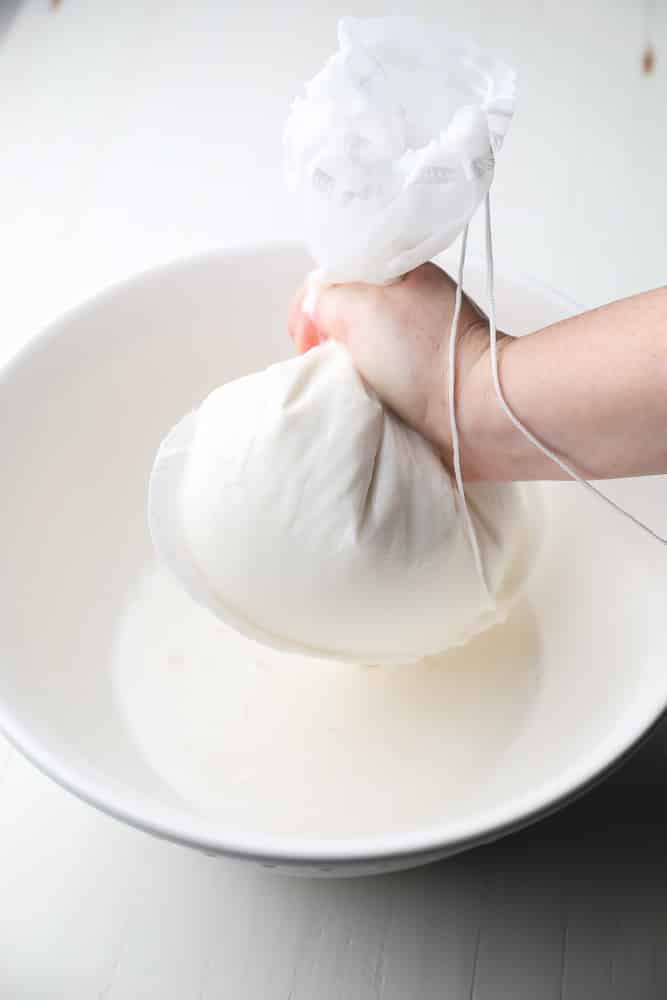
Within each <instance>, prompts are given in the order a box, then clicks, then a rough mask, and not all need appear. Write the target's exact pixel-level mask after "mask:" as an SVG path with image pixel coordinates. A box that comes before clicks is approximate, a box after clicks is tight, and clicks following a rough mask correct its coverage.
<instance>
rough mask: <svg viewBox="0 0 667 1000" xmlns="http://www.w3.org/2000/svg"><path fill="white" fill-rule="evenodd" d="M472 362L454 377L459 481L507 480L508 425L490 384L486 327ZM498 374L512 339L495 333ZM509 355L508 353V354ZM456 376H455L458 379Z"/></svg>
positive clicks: (509, 476)
mask: <svg viewBox="0 0 667 1000" xmlns="http://www.w3.org/2000/svg"><path fill="white" fill-rule="evenodd" d="M483 331H484V334H483V342H482V343H481V344H479V345H478V349H477V350H476V352H475V356H474V360H473V361H472V363H470V364H469V365H468V367H467V369H466V370H464V371H463V372H461V374H460V376H459V377H458V379H457V381H458V383H459V384H458V387H457V393H456V396H457V399H456V422H457V427H458V432H459V447H460V453H461V468H462V472H463V478H464V479H466V480H468V481H470V482H474V481H484V480H497V481H503V480H510V479H512V478H515V477H514V476H513V475H512V473H511V469H512V467H513V460H512V455H511V444H512V434H511V431H512V425H511V424H510V423H509V421H508V420H507V417H506V415H505V413H504V412H503V410H502V409H501V407H500V404H499V401H498V397H497V395H496V392H495V387H494V381H493V368H492V364H491V347H490V343H489V331H488V325H487V324H486V323H484V324H483ZM496 344H497V357H498V370H499V372H500V370H501V367H502V366H503V365H506V364H507V361H508V359H509V357H510V355H511V350H512V345H516V338H514V337H511V336H509V335H508V334H505V333H501V332H500V331H498V334H497V340H496ZM508 352H509V353H508ZM458 374H459V373H458V372H457V376H458Z"/></svg>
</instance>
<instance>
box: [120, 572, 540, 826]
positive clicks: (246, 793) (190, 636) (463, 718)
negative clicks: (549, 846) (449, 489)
mask: <svg viewBox="0 0 667 1000" xmlns="http://www.w3.org/2000/svg"><path fill="white" fill-rule="evenodd" d="M537 662H538V642H537V635H536V628H535V624H534V621H533V618H532V615H531V612H530V608H529V607H528V606H527V605H526V604H523V605H519V606H518V607H517V608H516V609H515V611H514V613H513V615H512V616H511V618H510V620H509V621H508V622H507V623H506V624H505V625H503V626H498V627H496V628H494V629H491V630H490V631H489V632H487V633H485V634H483V635H481V636H479V637H478V638H477V639H475V640H473V641H472V642H471V643H469V644H468V645H467V646H466V647H464V648H463V649H458V650H454V651H453V652H450V653H448V654H445V655H441V656H438V657H434V658H431V659H428V660H423V661H421V662H419V663H415V664H410V665H400V666H395V665H393V666H365V665H354V666H353V665H349V664H340V663H332V662H327V661H321V660H313V659H309V658H302V657H298V656H293V655H287V654H278V653H274V652H271V651H268V650H266V649H265V648H264V647H262V646H259V645H257V644H255V643H252V642H250V641H248V640H246V639H243V638H241V637H240V636H238V635H237V634H236V633H235V632H233V631H231V630H230V629H228V628H227V627H226V626H224V625H223V624H222V623H221V622H219V621H218V620H217V619H216V618H214V616H213V615H211V614H210V613H209V612H207V611H205V610H204V609H202V608H201V607H199V606H198V605H196V604H195V603H194V602H193V601H192V600H191V599H190V598H189V597H188V596H187V595H186V594H185V593H184V592H183V591H182V590H181V588H180V586H179V585H178V583H177V582H175V581H174V580H173V579H172V578H171V576H170V575H169V574H168V573H167V572H166V571H163V570H159V569H149V570H147V571H146V573H145V575H144V576H143V577H142V579H141V580H140V581H139V583H138V584H137V586H136V588H135V591H134V593H132V594H131V595H130V597H129V600H128V603H127V606H126V609H125V611H124V614H123V617H122V620H121V621H120V622H119V625H118V630H117V635H116V640H115V645H114V650H113V678H114V688H115V695H116V698H117V701H118V704H119V707H120V710H121V713H122V716H123V718H124V720H125V723H126V725H127V727H128V730H129V732H130V734H131V737H132V740H133V741H134V743H135V745H136V747H137V748H138V749H139V751H140V752H141V754H142V756H143V757H144V759H145V761H146V762H147V763H148V764H149V766H150V767H151V768H152V769H153V770H154V771H155V773H156V774H157V775H158V776H159V777H160V778H161V779H162V781H163V782H165V783H166V784H167V785H168V786H169V787H170V788H171V790H172V791H173V792H174V793H175V794H176V795H177V796H178V797H179V798H180V799H182V800H183V801H184V802H186V803H187V804H188V807H189V808H191V809H192V810H194V811H196V812H199V813H203V814H206V815H207V816H208V817H209V818H216V817H217V818H219V820H220V823H221V826H222V825H223V824H224V827H225V829H234V830H239V831H245V832H248V833H249V832H254V833H260V832H261V833H267V834H271V833H273V834H292V835H295V836H303V837H309V836H312V837H343V838H344V837H350V836H372V835H375V834H381V833H390V832H400V831H409V830H412V829H417V828H423V827H424V826H426V825H428V824H429V823H438V822H444V821H445V820H446V819H447V817H448V815H449V814H450V813H451V812H453V811H454V810H455V811H456V812H457V813H459V812H460V810H461V806H462V804H463V803H464V802H471V800H474V799H475V798H476V797H477V796H479V795H481V793H482V792H483V790H484V789H485V786H486V784H487V783H488V782H492V781H493V780H494V774H495V773H496V770H497V768H498V766H499V764H500V763H501V761H502V758H503V755H504V754H505V753H506V752H507V750H508V749H509V747H510V746H511V745H512V743H513V741H514V740H515V739H516V738H517V737H518V735H519V734H520V733H521V731H522V727H523V725H524V723H525V721H526V719H527V718H528V717H529V715H530V710H531V707H532V705H533V703H534V701H535V699H536V696H537V691H538V685H539V673H538V669H537Z"/></svg>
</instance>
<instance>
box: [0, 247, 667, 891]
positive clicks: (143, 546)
mask: <svg viewBox="0 0 667 1000" xmlns="http://www.w3.org/2000/svg"><path fill="white" fill-rule="evenodd" d="M307 268H308V260H307V257H306V256H305V254H304V252H303V251H302V250H301V249H300V248H299V247H298V246H295V245H292V244H275V245H266V246H261V247H255V248H249V249H246V250H230V251H220V252H216V253H211V254H209V255H207V256H203V257H198V258H195V259H192V260H186V261H183V262H178V263H175V264H173V265H171V266H168V267H165V268H160V269H158V270H155V271H152V272H150V273H148V274H144V275H140V276H139V277H137V278H135V279H133V280H131V281H128V282H125V283H123V284H120V285H118V286H115V287H114V288H112V289H110V290H108V291H106V292H104V293H102V294H101V295H99V296H97V297H96V298H95V299H93V300H92V301H90V302H89V303H87V304H85V305H83V306H81V307H80V308H78V309H75V310H74V311H72V312H70V313H69V314H68V315H66V316H65V317H64V318H62V319H61V320H59V321H58V322H57V323H55V324H54V325H53V326H51V327H50V328H49V329H48V330H46V331H45V332H44V333H42V334H41V335H40V336H39V337H37V338H35V339H34V340H33V341H32V342H31V343H30V344H29V345H28V346H27V347H26V348H25V349H24V350H23V351H22V352H21V353H20V354H19V355H18V356H17V357H16V358H15V359H14V360H13V361H12V362H11V363H10V364H9V365H8V366H7V367H6V368H5V369H4V371H3V372H2V374H1V375H0V393H1V395H0V398H1V400H2V419H1V420H0V450H1V453H2V456H3V460H2V475H3V480H4V482H3V490H2V492H3V517H2V521H1V523H0V547H1V550H2V553H3V570H2V577H1V580H0V588H1V590H0V725H1V726H2V729H3V730H4V732H5V733H6V735H7V736H8V737H9V738H10V740H11V741H12V742H13V743H14V744H15V745H16V746H17V747H18V748H19V749H20V750H21V751H22V752H23V753H24V754H25V755H26V756H27V757H28V758H29V759H30V760H32V761H33V762H34V763H35V764H36V765H37V766H38V767H39V768H40V769H41V770H42V771H44V772H45V773H46V774H48V775H50V776H51V777H53V778H54V779H55V780H56V781H58V782H59V783H60V784H61V785H63V786H64V787H65V788H68V789H70V790H71V791H72V792H74V793H75V794H77V795H79V796H80V797H81V798H83V799H85V800H87V801H88V802H90V803H91V804H93V805H95V806H97V807H99V808H101V809H103V810H105V811H106V812H108V813H110V814H111V815H113V816H115V817H117V818H118V819H121V820H124V821H125V822H128V823H131V824H133V825H135V826H137V827H140V828H141V829H144V830H146V831H148V832H150V833H153V834H155V835H157V836H161V837H166V838H168V839H171V840H174V841H177V842H180V843H183V844H186V845H189V846H191V847H194V848H197V849H200V850H203V851H206V852H210V853H214V854H224V855H231V856H237V857H242V858H248V859H253V860H255V861H258V862H260V863H262V864H266V865H269V866H271V867H280V868H282V869H285V870H289V871H298V872H307V873H312V872H317V873H319V872H327V873H333V874H343V875H349V874H361V873H368V872H376V871H387V870H392V869H399V868H404V867H410V866H412V865H417V864H422V863H425V862H427V861H430V860H434V859H436V858H439V857H443V856H446V855H448V854H452V853H454V852H456V851H460V850H462V849H464V848H467V847H470V846H473V845H475V844H479V843H481V842H484V841H487V840H490V839H492V838H494V837H498V836H500V835H502V834H504V833H506V832H508V831H510V830H513V829H516V828H518V827H519V826H521V825H524V824H526V823H528V822H530V821H533V820H535V819H536V818H538V817H540V816H542V815H544V814H546V813H548V812H550V811H552V810H553V809H555V808H556V807H558V806H559V805H562V804H563V803H564V802H565V801H567V800H569V799H570V798H571V797H573V796H574V795H575V794H576V793H578V792H580V791H581V790H583V789H584V788H586V787H587V786H589V785H590V784H591V783H592V782H593V781H594V780H595V779H596V778H598V777H600V775H602V774H603V773H604V772H605V771H607V770H608V769H609V768H610V767H611V766H612V765H614V764H615V763H617V762H618V761H619V760H620V759H621V758H623V757H624V756H625V755H626V754H627V753H628V752H629V751H630V750H632V749H633V748H634V747H635V746H636V745H637V744H638V742H639V741H640V740H641V738H642V737H643V736H644V735H645V734H646V733H647V732H648V730H649V729H650V728H651V727H652V726H653V724H654V723H655V722H656V720H657V719H658V718H659V716H660V714H661V713H662V712H663V710H664V708H665V705H666V703H667V671H665V670H664V659H665V649H666V631H665V630H666V624H665V620H666V616H665V614H664V598H665V580H666V579H667V576H666V575H665V569H666V565H665V555H664V553H663V551H662V550H661V549H660V548H659V547H657V546H653V545H652V544H651V543H650V542H649V541H648V540H647V539H645V538H644V537H643V536H642V535H640V534H639V533H638V532H636V530H635V529H633V528H632V527H631V526H629V525H627V524H626V523H624V522H623V521H621V520H620V519H618V518H616V517H615V516H614V515H613V513H611V512H609V511H607V510H603V509H600V508H599V507H598V506H597V505H595V504H594V503H593V502H592V501H591V499H590V497H588V496H587V495H584V494H583V492H582V491H580V490H579V489H578V488H577V487H576V486H574V485H573V484H554V485H553V486H549V487H547V488H546V490H545V493H546V501H547V504H548V506H549V509H550V510H551V512H552V516H551V524H552V529H551V530H550V532H549V537H548V538H547V540H546V543H545V554H544V556H543V558H542V559H541V562H540V568H539V570H538V571H537V572H536V573H535V574H534V576H533V578H532V582H531V584H530V592H529V594H528V599H529V602H530V606H531V608H532V614H533V617H534V621H535V628H536V634H537V637H538V639H539V650H538V652H537V653H536V657H537V659H538V660H539V663H538V667H539V678H540V682H539V687H538V690H537V693H536V696H535V698H534V700H533V702H532V704H531V708H530V712H529V715H528V717H527V718H526V719H525V720H524V721H523V723H522V726H521V729H520V732H518V733H517V735H516V738H515V739H514V740H513V741H512V744H511V746H510V747H508V748H507V750H506V751H505V752H504V753H503V755H502V759H501V760H499V761H498V762H497V766H496V767H495V768H494V773H493V775H492V776H491V777H490V778H489V780H488V781H487V782H486V783H485V784H484V787H483V788H482V791H481V792H480V794H479V795H477V796H476V797H473V799H472V800H468V799H466V800H465V801H462V802H461V804H460V807H459V805H458V804H457V803H456V802H453V803H452V802H449V803H447V809H446V810H445V809H444V808H443V815H442V818H441V819H440V820H438V822H434V823H432V824H430V825H429V826H428V828H421V829H420V828H417V829H414V828H411V827H410V824H409V821H408V822H407V823H406V822H404V824H403V826H402V828H401V830H399V831H396V830H393V831H392V830H387V831H386V832H382V833H381V834H378V835H374V836H371V837H363V838H362V837H357V836H351V837H340V836H339V837H318V838H312V837H311V838H307V837H303V836H297V835H287V834H281V835H276V834H269V833H267V832H266V831H262V830H247V831H239V830H238V829H231V828H226V827H225V825H224V823H222V822H221V821H220V820H219V819H218V820H215V819H212V818H211V817H210V816H207V815H206V814H205V813H203V812H200V811H198V810H197V809H195V808H194V807H192V806H188V805H187V803H186V802H185V801H183V800H180V799H179V798H178V797H177V796H175V795H174V794H172V793H171V792H170V790H169V789H168V788H167V787H166V786H165V785H164V784H163V782H162V781H161V780H160V779H159V777H158V776H157V775H156V774H155V773H154V772H153V770H152V769H151V767H150V766H149V765H148V764H147V763H146V762H145V759H144V758H143V757H142V755H141V754H140V753H139V752H138V750H137V749H136V746H135V743H134V741H133V739H132V738H131V736H130V733H129V730H128V727H127V725H126V722H125V719H124V717H123V714H122V712H121V711H120V709H119V706H118V702H117V699H116V697H115V694H114V681H113V678H112V671H111V667H110V663H111V648H112V644H113V641H114V634H115V630H116V629H117V624H118V620H119V617H120V615H121V613H122V609H123V607H124V605H125V600H126V596H127V593H128V591H129V590H130V588H131V587H132V585H133V584H134V582H135V581H136V579H137V578H138V576H139V575H140V573H141V572H142V569H143V568H144V567H145V566H146V565H147V564H148V563H150V561H151V559H152V552H151V547H150V541H149V537H148V532H147V527H146V514H145V508H146V487H147V479H148V474H149V470H150V468H151V463H152V460H153V457H154V454H155V451H156V449H157V447H158V444H159V442H160V439H161V438H162V436H163V434H164V433H165V431H166V430H168V429H169V428H170V427H171V426H172V425H173V424H174V423H175V422H176V420H177V419H178V418H179V417H180V416H181V415H182V414H183V413H184V412H186V411H187V410H188V409H189V408H190V407H191V406H192V405H193V404H195V403H196V402H198V401H199V400H200V399H201V398H202V397H203V396H204V395H205V394H206V393H207V392H209V391H210V390H211V389H212V388H213V387H214V386H215V385H217V384H219V383H220V382H221V381H225V380H227V379H229V378H233V377H236V376H238V375H241V374H243V373H245V372H248V371H251V370H253V369H256V368H259V367H261V366H263V365H265V364H267V363H269V362H271V361H274V360H276V359H279V358H282V357H286V356H288V355H289V353H290V345H289V342H288V340H287V338H286V336H285V315H286V306H287V302H288V299H289V296H290V294H291V292H292V290H293V289H294V288H295V287H296V285H297V284H298V283H299V281H300V279H301V278H302V276H303V274H304V273H305V271H306V269H307ZM469 287H470V288H471V289H472V291H473V293H476V294H477V295H479V298H480V301H481V302H482V303H483V296H482V295H480V294H479V293H480V289H481V287H482V276H481V274H480V271H479V268H478V267H476V266H475V265H474V264H473V266H471V268H470V281H469ZM497 296H498V305H499V316H500V323H501V326H504V327H505V328H508V329H510V330H512V332H516V333H521V332H525V331H527V330H530V329H534V328H536V327H539V326H542V325H544V324H546V323H549V322H552V321H555V320H557V319H560V318H562V317H564V316H566V315H567V314H568V313H571V312H572V311H575V307H574V306H573V305H572V303H569V302H567V301H566V300H565V299H563V298H562V297H560V296H558V295H556V294H555V293H553V292H551V291H550V290H548V289H546V288H544V287H542V286H539V285H537V284H535V283H531V282H526V281H523V282H521V281H510V280H507V279H503V278H502V276H500V277H499V278H498V289H497ZM609 489H610V491H613V492H614V496H615V497H616V498H618V499H621V501H622V502H623V503H625V504H626V505H627V506H629V507H632V509H633V510H634V511H636V512H637V513H639V514H640V515H642V516H644V517H646V518H648V519H652V521H653V523H655V524H657V526H658V527H664V522H665V518H664V516H663V515H662V507H663V506H664V496H665V483H664V481H663V480H661V479H653V480H636V481H634V482H628V483H623V484H611V485H610V487H609ZM660 519H662V524H661V523H660ZM322 782H326V774H323V775H322ZM404 820H405V818H404Z"/></svg>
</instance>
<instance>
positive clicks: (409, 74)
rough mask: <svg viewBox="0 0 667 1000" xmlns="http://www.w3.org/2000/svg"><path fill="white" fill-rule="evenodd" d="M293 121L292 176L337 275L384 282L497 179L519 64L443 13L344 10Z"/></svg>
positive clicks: (327, 271)
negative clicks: (446, 21) (331, 47)
mask: <svg viewBox="0 0 667 1000" xmlns="http://www.w3.org/2000/svg"><path fill="white" fill-rule="evenodd" d="M338 38H339V51H338V52H337V53H336V54H335V55H334V56H333V57H332V58H331V59H330V60H329V61H328V62H327V63H326V65H325V67H324V68H323V69H322V71H321V72H320V73H318V74H317V76H316V77H315V78H314V79H313V80H312V81H311V82H310V83H309V84H308V85H307V87H306V95H305V97H304V98H300V99H297V101H296V102H295V103H294V106H293V109H292V112H291V114H290V116H289V119H288V122H287V125H286V129H285V164H286V175H287V180H288V184H289V185H290V187H291V188H292V189H293V190H294V191H295V192H296V194H297V195H298V199H299V202H300V204H301V208H302V212H303V226H304V232H305V236H306V240H307V243H308V245H309V248H310V250H311V252H312V254H313V257H314V258H315V260H316V262H317V264H318V266H319V268H320V271H321V277H322V279H323V280H324V281H328V282H333V281H337V282H342V281H367V282H373V283H378V284H379V283H384V282H387V281H391V280H392V279H394V278H396V277H398V276H399V275H401V274H404V273H405V272H407V271H409V270H411V269H412V268H414V267H417V266H418V265H419V264H421V263H423V262H424V261H426V260H430V259H431V258H432V257H434V256H435V255H436V254H438V253H440V252H441V251H442V250H444V249H445V248H446V247H447V246H449V245H450V244H451V243H452V242H453V241H454V240H455V239H456V237H457V236H458V235H459V234H460V233H461V232H462V231H463V229H464V227H465V225H466V223H467V222H469V220H470V218H471V217H472V215H473V214H474V212H475V210H476V209H477V207H478V206H479V205H480V203H481V202H482V200H483V198H484V195H485V194H486V193H487V191H488V190H489V187H490V185H491V181H492V179H493V173H494V164H495V154H496V153H497V152H498V150H499V149H500V147H501V146H502V143H503V139H504V137H505V133H506V132H507V129H508V127H509V123H510V119H511V116H512V113H513V110H514V103H515V74H514V71H513V70H512V69H510V68H509V67H508V66H506V65H505V64H504V63H502V62H501V61H500V60H498V59H496V58H494V57H492V56H489V55H487V54H485V53H483V52H482V51H481V50H480V49H478V48H477V47H476V46H475V45H474V44H473V43H471V42H470V41H468V40H467V39H465V38H461V37H459V36H455V35H451V34H450V33H448V32H447V31H445V30H444V29H443V28H442V26H441V25H440V24H439V23H438V22H433V23H429V22H424V21H419V20H417V19H416V18H411V17H384V18H371V19H367V20H358V19H355V18H343V19H342V20H341V22H340V24H339V28H338Z"/></svg>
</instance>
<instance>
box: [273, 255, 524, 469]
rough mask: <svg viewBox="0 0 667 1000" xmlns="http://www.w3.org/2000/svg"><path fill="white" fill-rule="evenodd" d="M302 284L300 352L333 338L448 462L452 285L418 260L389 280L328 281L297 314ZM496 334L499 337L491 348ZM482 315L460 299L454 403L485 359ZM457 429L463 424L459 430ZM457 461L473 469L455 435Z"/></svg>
mask: <svg viewBox="0 0 667 1000" xmlns="http://www.w3.org/2000/svg"><path fill="white" fill-rule="evenodd" d="M306 291H307V289H306V287H304V288H302V289H301V290H300V291H299V293H298V294H297V295H296V297H295V299H294V301H293V303H292V308H291V310H290V317H289V332H290V336H291V337H292V340H293V341H294V343H295V345H296V348H297V350H298V351H300V352H304V351H307V350H309V349H310V348H311V347H314V346H316V345H317V344H319V343H320V342H321V341H322V340H327V339H334V340H338V341H340V342H341V343H343V344H344V345H345V346H346V347H347V349H348V350H349V352H350V354H351V356H352V360H353V362H354V364H355V367H356V368H357V370H358V371H359V373H360V375H361V376H362V377H363V378H364V379H365V381H366V382H368V383H369V385H371V386H372V388H373V389H375V391H376V392H377V394H378V395H379V396H380V398H381V399H382V400H383V401H384V402H385V403H386V404H387V405H388V406H390V407H391V408H392V409H393V410H394V411H395V412H396V413H398V414H399V416H401V417H402V418H403V420H405V421H406V423H408V424H410V425H411V426H412V427H414V428H415V429H416V430H418V431H419V432H420V433H421V434H423V435H424V437H426V438H428V439H429V440H430V441H431V442H432V443H433V444H434V445H435V447H436V448H437V449H438V450H439V452H440V453H441V454H442V456H443V458H444V459H445V461H446V462H447V463H448V464H449V463H450V459H451V434H450V426H449V413H448V393H447V371H448V346H449V336H450V329H451V323H452V315H453V312H454V298H455V294H456V284H455V283H454V282H453V281H452V279H451V278H450V277H449V276H448V275H447V274H446V273H445V272H444V271H443V270H442V269H441V268H439V267H437V266H436V265H435V264H422V265H421V267H418V268H416V270H414V271H411V272H410V273H409V274H407V275H405V276H404V277H403V278H402V279H400V280H399V281H397V282H395V283H394V284H391V285H382V286H376V285H363V284H350V285H333V286H328V287H325V288H323V289H322V290H321V291H320V292H319V294H318V295H317V297H316V299H315V302H314V307H313V309H312V311H311V314H310V315H308V314H307V313H305V312H304V311H303V301H304V297H305V294H306ZM504 339H505V338H504V335H503V334H499V347H502V346H503V343H504ZM488 344H489V334H488V326H487V321H486V318H485V317H484V316H483V314H482V313H481V312H480V311H479V310H478V309H477V307H476V306H475V305H474V304H473V302H471V300H470V299H468V298H467V297H466V296H464V297H463V303H462V308H461V315H460V319H459V330H458V342H457V351H456V357H457V362H456V367H457V371H456V395H457V406H458V404H459V401H460V400H461V399H463V398H464V397H465V395H466V393H467V392H468V391H469V390H470V387H471V386H472V384H473V377H472V376H473V373H474V371H475V369H476V368H477V367H478V366H479V365H486V364H487V361H488ZM462 430H463V428H462ZM461 455H462V462H463V466H464V473H465V472H466V466H467V467H468V469H469V471H470V472H471V473H473V474H474V456H473V455H472V454H471V448H470V447H469V446H468V444H467V442H466V440H465V435H464V434H462V435H461Z"/></svg>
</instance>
